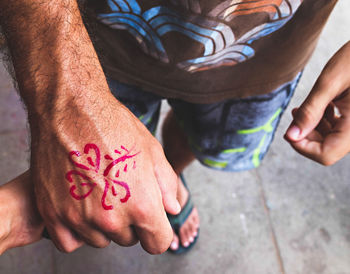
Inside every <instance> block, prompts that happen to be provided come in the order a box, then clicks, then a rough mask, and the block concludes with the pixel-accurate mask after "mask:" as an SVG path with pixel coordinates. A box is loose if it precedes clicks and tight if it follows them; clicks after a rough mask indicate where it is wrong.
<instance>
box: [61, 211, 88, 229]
mask: <svg viewBox="0 0 350 274" xmlns="http://www.w3.org/2000/svg"><path fill="white" fill-rule="evenodd" d="M64 219H65V220H66V221H67V222H68V223H69V224H70V225H71V226H72V227H79V226H81V224H82V223H83V222H84V220H83V218H82V217H81V216H80V214H79V213H78V212H77V211H76V210H73V209H68V210H67V211H66V213H65V215H64Z"/></svg>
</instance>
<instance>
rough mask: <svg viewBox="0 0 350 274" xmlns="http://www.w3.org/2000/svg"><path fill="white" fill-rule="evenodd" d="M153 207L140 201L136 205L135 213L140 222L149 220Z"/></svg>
mask: <svg viewBox="0 0 350 274" xmlns="http://www.w3.org/2000/svg"><path fill="white" fill-rule="evenodd" d="M150 212H151V208H150V206H149V205H148V204H147V203H142V202H140V203H138V204H137V205H136V206H135V207H134V215H135V217H136V218H137V220H138V222H141V223H144V222H147V221H148V220H149V216H150Z"/></svg>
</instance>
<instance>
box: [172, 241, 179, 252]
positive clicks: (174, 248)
mask: <svg viewBox="0 0 350 274" xmlns="http://www.w3.org/2000/svg"><path fill="white" fill-rule="evenodd" d="M170 249H172V250H176V249H178V244H177V242H172V243H171V245H170Z"/></svg>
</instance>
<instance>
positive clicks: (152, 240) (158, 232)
mask: <svg viewBox="0 0 350 274" xmlns="http://www.w3.org/2000/svg"><path fill="white" fill-rule="evenodd" d="M151 185H153V184H151ZM154 185H155V186H156V187H158V186H157V183H156V182H154ZM156 190H157V191H158V195H157V196H156V197H147V194H148V193H152V191H150V192H145V193H144V197H142V200H138V201H137V200H134V202H135V204H134V205H131V206H133V208H134V210H133V213H132V214H133V216H132V218H133V225H134V227H135V231H136V234H137V238H138V239H139V240H140V244H141V246H142V247H143V248H144V249H145V250H146V251H147V252H149V253H151V254H160V253H163V252H164V251H166V250H167V249H168V247H169V246H170V243H171V240H172V238H173V230H172V228H171V226H170V223H169V221H168V218H167V216H166V213H165V210H164V207H163V203H162V197H161V193H160V191H159V188H158V189H156ZM153 193H154V192H153ZM153 195H154V194H153Z"/></svg>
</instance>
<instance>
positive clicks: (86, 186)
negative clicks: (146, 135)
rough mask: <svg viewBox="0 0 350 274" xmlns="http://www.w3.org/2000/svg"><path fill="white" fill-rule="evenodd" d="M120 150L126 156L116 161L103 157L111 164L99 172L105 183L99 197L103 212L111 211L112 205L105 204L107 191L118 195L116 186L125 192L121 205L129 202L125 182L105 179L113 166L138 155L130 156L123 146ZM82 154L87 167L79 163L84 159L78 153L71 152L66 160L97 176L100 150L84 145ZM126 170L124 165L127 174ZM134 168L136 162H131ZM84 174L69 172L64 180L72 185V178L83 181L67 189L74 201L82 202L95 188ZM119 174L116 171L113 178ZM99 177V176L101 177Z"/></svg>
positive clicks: (107, 156) (93, 145)
mask: <svg viewBox="0 0 350 274" xmlns="http://www.w3.org/2000/svg"><path fill="white" fill-rule="evenodd" d="M121 149H122V150H124V151H125V152H126V154H125V155H121V156H120V157H119V158H117V159H113V158H112V157H111V156H110V155H108V154H106V155H104V158H105V159H106V160H110V161H112V162H111V163H109V164H108V165H107V167H106V168H105V169H104V171H103V173H102V171H101V173H102V174H101V175H103V177H104V182H105V186H104V191H103V194H102V197H101V205H102V207H103V208H104V209H105V210H112V209H113V205H108V204H107V202H106V198H107V194H108V191H109V189H110V188H111V192H112V195H113V196H117V195H118V192H117V190H116V188H115V187H116V186H118V187H122V188H123V189H124V190H125V196H124V197H123V198H121V199H120V202H121V203H126V202H127V201H128V200H129V198H130V197H131V193H130V188H129V185H128V184H127V183H126V182H123V181H117V180H113V179H111V178H108V177H107V176H108V175H109V173H110V171H111V169H112V168H113V167H114V166H116V165H118V164H119V163H121V162H125V161H127V160H128V159H130V158H133V157H135V156H136V155H138V154H139V152H138V153H135V154H132V155H130V151H129V150H128V149H126V148H125V147H124V146H121ZM91 151H92V153H91ZM115 152H116V153H117V154H121V152H120V151H118V150H115ZM84 154H85V155H86V156H87V158H86V162H87V164H88V165H84V164H82V163H81V161H82V159H84V158H83V157H81V156H82V154H81V153H80V152H79V151H71V152H70V153H69V156H68V158H69V160H70V161H71V162H72V163H73V165H74V166H76V167H77V168H80V169H83V170H85V171H84V173H86V171H89V170H93V171H94V172H96V173H97V174H99V171H100V163H101V154H100V149H99V148H98V147H97V146H96V145H95V144H86V145H85V147H84ZM79 160H80V161H79ZM88 166H90V167H92V168H89V167H88ZM127 168H128V164H127V163H125V165H124V169H123V170H124V172H127ZM135 168H136V161H133V169H135ZM84 173H82V172H81V171H78V170H70V171H68V172H67V173H66V180H67V181H68V182H69V183H74V178H77V177H80V180H83V181H82V182H79V183H77V184H73V185H72V186H71V187H70V189H69V192H70V195H71V196H72V197H73V198H74V199H76V200H82V199H85V198H87V197H88V196H89V195H90V194H91V193H92V191H93V190H94V188H95V186H96V185H97V184H96V183H94V182H93V180H92V179H91V178H90V177H89V176H87V175H85V174H84ZM119 173H120V171H119V169H118V170H117V172H116V174H115V177H119ZM101 175H99V176H101ZM111 182H112V183H113V184H112V185H111ZM78 190H79V193H77V191H78ZM82 190H85V192H84V193H83V194H81V192H82Z"/></svg>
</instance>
